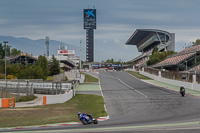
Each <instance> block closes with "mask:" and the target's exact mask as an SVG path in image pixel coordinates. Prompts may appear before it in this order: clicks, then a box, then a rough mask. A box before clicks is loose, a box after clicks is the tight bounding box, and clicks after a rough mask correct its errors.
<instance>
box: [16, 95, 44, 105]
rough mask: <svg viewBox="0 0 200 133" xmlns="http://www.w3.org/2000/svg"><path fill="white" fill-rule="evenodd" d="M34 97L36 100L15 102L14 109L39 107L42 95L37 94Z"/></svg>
mask: <svg viewBox="0 0 200 133" xmlns="http://www.w3.org/2000/svg"><path fill="white" fill-rule="evenodd" d="M35 96H37V97H38V98H36V99H35V100H33V101H28V102H17V103H15V107H33V106H39V105H40V103H41V102H42V96H43V95H39V94H37V95H35Z"/></svg>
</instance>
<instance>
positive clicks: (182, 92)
mask: <svg viewBox="0 0 200 133" xmlns="http://www.w3.org/2000/svg"><path fill="white" fill-rule="evenodd" d="M180 93H181V95H182V96H184V95H185V88H184V87H183V85H181V87H180Z"/></svg>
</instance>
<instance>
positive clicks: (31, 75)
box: [19, 65, 44, 79]
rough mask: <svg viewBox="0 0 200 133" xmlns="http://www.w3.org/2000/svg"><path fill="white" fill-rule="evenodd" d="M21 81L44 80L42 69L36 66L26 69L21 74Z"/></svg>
mask: <svg viewBox="0 0 200 133" xmlns="http://www.w3.org/2000/svg"><path fill="white" fill-rule="evenodd" d="M19 78H20V79H44V75H43V72H42V68H41V67H39V66H36V65H31V66H30V67H28V68H26V69H24V70H23V71H21V72H20V74H19Z"/></svg>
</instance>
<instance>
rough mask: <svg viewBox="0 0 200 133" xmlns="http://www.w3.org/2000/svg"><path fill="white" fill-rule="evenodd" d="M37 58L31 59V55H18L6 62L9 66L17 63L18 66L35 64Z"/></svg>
mask: <svg viewBox="0 0 200 133" xmlns="http://www.w3.org/2000/svg"><path fill="white" fill-rule="evenodd" d="M37 59H38V58H36V57H33V56H32V55H31V54H28V53H20V54H19V55H16V56H14V57H10V58H7V60H8V61H9V62H10V63H11V64H15V63H19V64H24V65H27V64H35V63H36V61H37Z"/></svg>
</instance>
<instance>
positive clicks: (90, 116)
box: [78, 112, 93, 120]
mask: <svg viewBox="0 0 200 133" xmlns="http://www.w3.org/2000/svg"><path fill="white" fill-rule="evenodd" d="M80 115H87V116H88V117H89V118H90V119H91V120H92V119H93V117H92V114H86V113H81V112H78V118H79V119H80Z"/></svg>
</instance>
